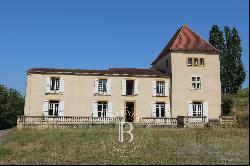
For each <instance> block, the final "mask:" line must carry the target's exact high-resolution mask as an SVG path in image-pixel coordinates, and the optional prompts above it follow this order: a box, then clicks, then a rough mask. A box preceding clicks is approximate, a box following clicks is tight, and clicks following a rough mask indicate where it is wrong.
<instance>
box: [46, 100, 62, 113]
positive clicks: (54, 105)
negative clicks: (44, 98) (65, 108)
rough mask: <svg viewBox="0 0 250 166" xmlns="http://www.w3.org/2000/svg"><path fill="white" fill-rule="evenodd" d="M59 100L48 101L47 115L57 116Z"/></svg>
mask: <svg viewBox="0 0 250 166" xmlns="http://www.w3.org/2000/svg"><path fill="white" fill-rule="evenodd" d="M58 111H59V101H49V114H48V115H49V116H58Z"/></svg>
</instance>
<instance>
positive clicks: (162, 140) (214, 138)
mask: <svg viewBox="0 0 250 166" xmlns="http://www.w3.org/2000/svg"><path fill="white" fill-rule="evenodd" d="M132 132H133V134H134V141H132V142H131V143H128V142H126V143H120V142H118V140H117V139H118V128H117V127H113V128H112V127H110V128H109V127H93V128H81V129H69V128H68V129H43V130H42V129H40V130H39V129H23V130H16V129H14V130H13V131H12V132H11V133H10V134H9V136H8V137H7V138H6V139H5V141H4V142H3V144H0V164H248V157H249V149H248V130H247V129H240V128H218V127H217V128H203V129H167V128H138V127H137V128H135V129H134V130H133V131H132ZM126 138H127V139H129V137H126Z"/></svg>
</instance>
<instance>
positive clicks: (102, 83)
mask: <svg viewBox="0 0 250 166" xmlns="http://www.w3.org/2000/svg"><path fill="white" fill-rule="evenodd" d="M107 82H108V80H107V79H99V80H98V94H105V95H106V94H107V92H108V90H107Z"/></svg>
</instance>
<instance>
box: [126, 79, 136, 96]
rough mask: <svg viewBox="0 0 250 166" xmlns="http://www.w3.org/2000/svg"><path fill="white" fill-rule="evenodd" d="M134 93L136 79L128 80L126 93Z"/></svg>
mask: <svg viewBox="0 0 250 166" xmlns="http://www.w3.org/2000/svg"><path fill="white" fill-rule="evenodd" d="M133 94H134V80H126V95H133Z"/></svg>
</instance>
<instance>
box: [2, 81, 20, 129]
mask: <svg viewBox="0 0 250 166" xmlns="http://www.w3.org/2000/svg"><path fill="white" fill-rule="evenodd" d="M23 108H24V98H23V97H22V95H21V94H20V93H19V92H18V91H17V90H15V89H7V88H6V87H5V86H3V85H1V84H0V129H6V128H11V127H13V126H15V125H16V121H17V116H20V115H23Z"/></svg>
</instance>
